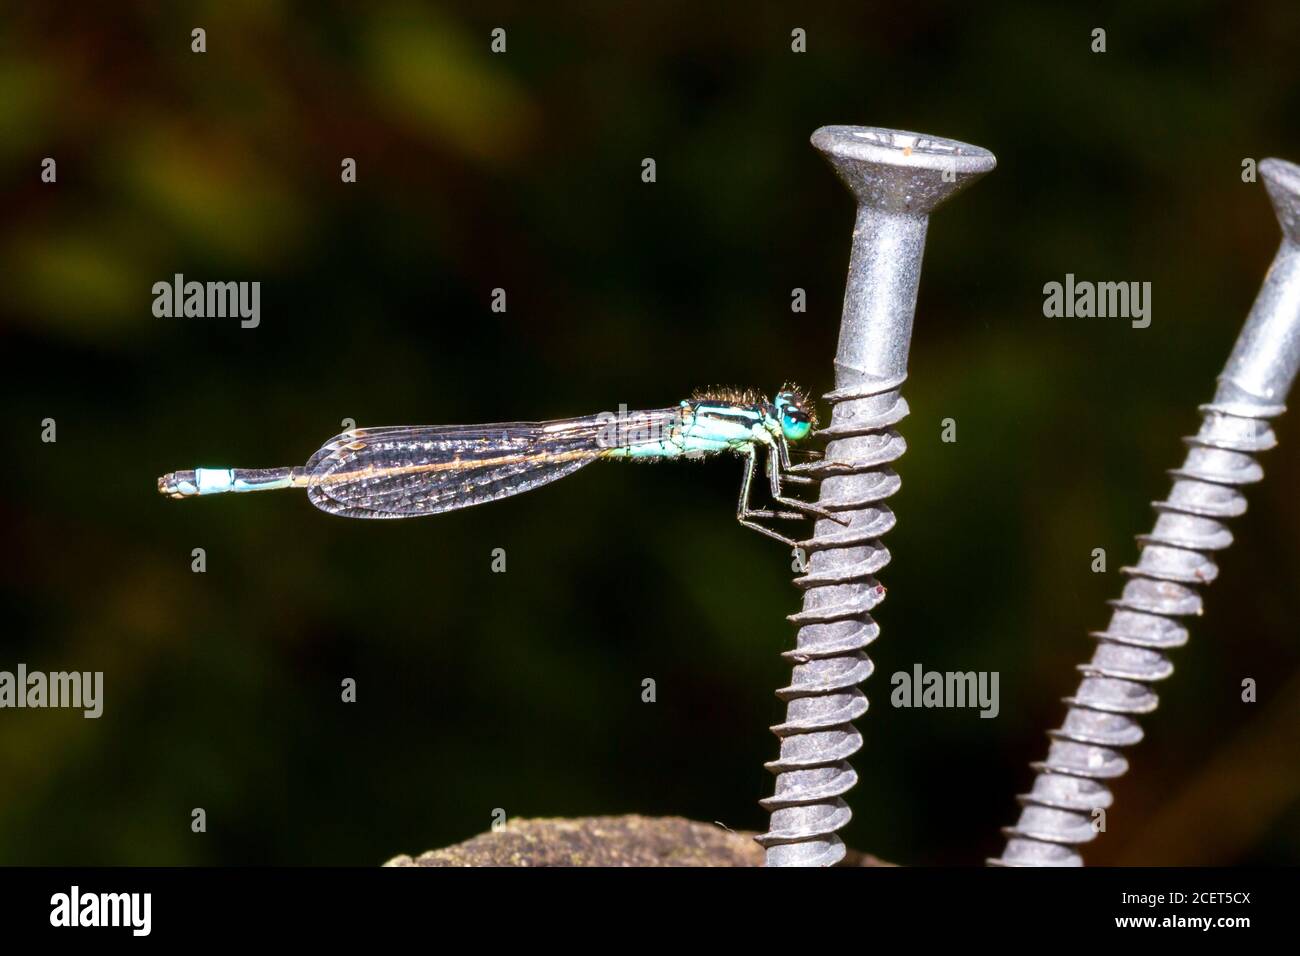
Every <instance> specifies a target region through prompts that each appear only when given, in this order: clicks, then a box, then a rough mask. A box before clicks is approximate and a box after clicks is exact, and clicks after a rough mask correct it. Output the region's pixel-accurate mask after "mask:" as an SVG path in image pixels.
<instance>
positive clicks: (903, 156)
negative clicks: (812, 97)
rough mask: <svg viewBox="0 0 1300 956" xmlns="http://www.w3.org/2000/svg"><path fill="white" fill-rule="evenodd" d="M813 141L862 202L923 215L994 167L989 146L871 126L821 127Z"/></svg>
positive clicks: (862, 203)
mask: <svg viewBox="0 0 1300 956" xmlns="http://www.w3.org/2000/svg"><path fill="white" fill-rule="evenodd" d="M812 144H813V146H814V147H816V148H817V149H818V151H820V152H821V153H822V155H824V156H825V157H826V159H827V161H828V162H829V163H830V164H831V166H832V168H834V170H835V172H836V174H837V175H838V176H839V177H840V179H841V180H843V181H844V185H846V186H848V187H849V190H850V191H851V192H852V193H853V195H854V196H856V197H857V199H858V202H859V203H860V204H861V205H865V206H873V207H876V208H878V209H881V210H886V211H891V212H900V213H910V214H912V215H917V216H927V215H929V214H930V213H931V212H932V211H933V210H934V209H936V208H937V207H938V206H939V205H940V204H942V203H943V202H944V201H946V200H947V199H949V198H950V197H952V196H955V195H956V194H957V193H959V192H961V191H962V190H963V189H965V188H966V187H967V186H969V185H970V184H971V183H973V182H975V181H976V180H977V179H979V178H980V177H981V176H983V175H984V174H985V173H988V172H991V171H992V170H993V168H994V167H995V166H997V164H998V161H997V158H996V157H994V155H993V154H992V153H990V152H989V151H988V150H987V149H982V148H981V147H979V146H971V145H970V144H969V143H962V142H958V141H957V140H955V139H944V138H943V137H941V136H926V135H923V134H921V133H909V132H907V131H906V130H899V129H881V128H878V127H874V126H823V127H822V128H821V129H819V130H817V131H816V132H815V133H813V134H812Z"/></svg>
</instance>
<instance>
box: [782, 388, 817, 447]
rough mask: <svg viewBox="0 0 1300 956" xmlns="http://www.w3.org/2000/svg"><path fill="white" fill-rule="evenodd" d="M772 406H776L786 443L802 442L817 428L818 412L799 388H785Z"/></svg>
mask: <svg viewBox="0 0 1300 956" xmlns="http://www.w3.org/2000/svg"><path fill="white" fill-rule="evenodd" d="M772 404H773V405H775V406H776V414H777V417H778V418H779V419H780V420H781V432H782V433H783V434H784V435H785V439H786V441H801V440H803V439H805V438H807V437H808V435H809V433H811V432H812V430H813V429H814V428H816V427H817V412H816V410H815V409H814V408H813V406H812V402H810V401H808V399H807V398H806V397H805V396H804V394H803V392H801V391H800V390H799V388H798V387H797V386H794V385H786V386H785V387H783V388H782V389H781V391H779V392H777V393H776V400H775V401H774V402H773V403H772Z"/></svg>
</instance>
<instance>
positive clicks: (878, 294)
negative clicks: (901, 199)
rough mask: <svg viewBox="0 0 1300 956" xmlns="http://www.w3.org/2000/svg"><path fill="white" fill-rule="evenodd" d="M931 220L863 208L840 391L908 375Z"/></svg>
mask: <svg viewBox="0 0 1300 956" xmlns="http://www.w3.org/2000/svg"><path fill="white" fill-rule="evenodd" d="M928 222H929V218H928V217H927V216H912V215H904V214H899V213H896V212H890V211H884V210H879V209H874V208H872V207H870V206H859V207H858V216H857V220H856V222H855V223H854V226H853V251H852V253H851V255H850V257H849V279H848V283H847V285H846V286H845V289H844V313H843V318H842V320H841V324H840V341H839V348H838V349H837V350H836V353H835V388H836V389H837V390H854V391H857V390H860V389H861V387H862V386H864V385H867V384H869V383H876V382H883V383H888V382H896V381H901V380H902V379H903V378H904V377H905V376H906V375H907V353H908V349H909V347H910V345H911V341H912V319H913V316H914V315H915V312H916V292H917V287H918V286H919V285H920V283H921V258H922V256H923V254H924V252H925V233H926V226H927V224H928Z"/></svg>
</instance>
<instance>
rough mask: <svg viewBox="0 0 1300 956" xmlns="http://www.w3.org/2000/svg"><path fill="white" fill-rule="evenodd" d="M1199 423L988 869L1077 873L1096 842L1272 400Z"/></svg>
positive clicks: (1276, 410) (1268, 437) (1222, 544)
mask: <svg viewBox="0 0 1300 956" xmlns="http://www.w3.org/2000/svg"><path fill="white" fill-rule="evenodd" d="M1200 411H1201V412H1202V414H1203V418H1202V422H1201V428H1200V431H1199V432H1197V434H1196V435H1195V436H1193V437H1190V438H1185V439H1183V441H1184V442H1185V443H1186V444H1187V445H1188V446H1189V450H1188V453H1187V457H1186V459H1185V460H1184V461H1183V464H1182V467H1181V468H1177V469H1175V470H1173V471H1171V472H1170V473H1169V474H1170V475H1171V476H1172V477H1173V479H1174V482H1173V489H1172V491H1171V492H1170V494H1169V496H1168V498H1166V499H1165V500H1164V501H1159V502H1154V503H1153V507H1154V508H1155V509H1156V512H1157V513H1158V515H1159V516H1158V518H1157V519H1156V524H1155V528H1154V529H1153V530H1152V532H1151V533H1150V534H1146V535H1140V536H1139V537H1138V539H1137V540H1138V544H1139V545H1140V555H1139V558H1138V563H1137V565H1136V566H1134V567H1126V568H1122V569H1121V571H1122V573H1123V574H1124V575H1125V576H1126V577H1127V578H1128V582H1127V583H1126V584H1125V586H1124V591H1123V593H1122V594H1121V596H1120V598H1119V599H1118V600H1115V601H1111V602H1110V605H1111V607H1112V608H1114V611H1113V613H1112V614H1111V619H1110V624H1109V625H1108V626H1107V627H1106V630H1104V631H1096V632H1093V635H1092V636H1093V637H1095V638H1096V639H1097V641H1098V645H1097V650H1096V653H1095V654H1094V655H1093V657H1092V660H1091V661H1090V662H1088V663H1087V664H1083V665H1080V667H1079V670H1080V671H1081V672H1082V673H1083V680H1082V681H1081V682H1080V683H1079V687H1078V689H1077V690H1076V691H1075V692H1074V696H1072V697H1067V698H1065V703H1066V704H1068V705H1069V711H1068V712H1067V713H1066V716H1065V722H1064V723H1063V724H1062V725H1061V726H1060V727H1059V728H1058V729H1056V730H1053V731H1049V732H1048V736H1049V737H1050V738H1051V740H1052V743H1051V745H1050V747H1049V749H1048V753H1047V759H1046V760H1044V761H1041V762H1039V763H1035V764H1033V765H1032V766H1033V769H1034V770H1035V771H1036V772H1037V776H1036V777H1035V779H1034V784H1033V788H1032V789H1031V790H1030V792H1029V793H1027V794H1022V795H1020V796H1019V797H1017V800H1018V802H1019V803H1020V805H1021V808H1022V809H1021V811H1020V819H1019V820H1018V821H1017V822H1016V825H1015V826H1013V827H1006V828H1004V829H1003V831H1002V832H1003V834H1004V835H1005V836H1006V837H1007V845H1006V849H1005V850H1003V853H1002V856H1001V857H1000V858H998V859H992V860H989V861H988V862H989V863H990V864H991V865H994V866H1082V865H1083V857H1082V856H1081V855H1080V853H1079V852H1078V850H1077V849H1076V847H1078V846H1079V845H1080V844H1083V843H1087V842H1089V841H1091V840H1092V839H1094V838H1095V837H1096V835H1097V830H1096V828H1095V827H1094V825H1093V813H1094V812H1095V811H1096V810H1098V809H1103V810H1104V809H1105V808H1108V807H1109V806H1110V805H1111V803H1112V800H1113V796H1112V794H1111V791H1110V789H1109V787H1108V786H1107V783H1108V782H1109V781H1111V780H1114V779H1116V778H1118V777H1121V776H1123V775H1124V773H1125V772H1126V771H1127V770H1128V761H1127V760H1126V759H1125V758H1124V756H1123V755H1122V754H1121V753H1120V749H1119V748H1121V747H1128V746H1132V745H1133V744H1136V743H1137V742H1138V741H1140V740H1141V739H1142V728H1141V727H1140V726H1139V725H1138V722H1137V717H1138V715H1141V714H1147V713H1150V712H1151V711H1153V710H1155V709H1156V707H1157V705H1158V704H1159V698H1158V697H1157V695H1156V693H1155V690H1154V689H1153V685H1155V684H1156V683H1158V682H1159V681H1162V680H1164V679H1165V678H1166V677H1168V676H1169V675H1170V674H1171V673H1172V672H1173V664H1172V663H1171V662H1170V660H1169V658H1168V657H1167V656H1166V655H1165V652H1166V651H1168V650H1172V649H1173V648H1176V647H1181V646H1182V645H1184V644H1185V643H1187V629H1186V628H1185V627H1184V626H1183V625H1182V624H1181V623H1180V619H1182V618H1185V617H1189V616H1196V615H1199V614H1200V613H1201V595H1200V593H1199V591H1197V590H1196V588H1197V587H1198V586H1199V585H1202V584H1209V583H1210V582H1211V581H1213V580H1214V578H1215V577H1216V576H1217V575H1218V568H1217V566H1216V565H1215V563H1214V559H1213V555H1214V552H1216V551H1222V550H1223V549H1224V548H1227V547H1228V546H1229V545H1230V544H1232V533H1231V532H1230V531H1229V530H1228V527H1227V525H1226V521H1227V520H1228V519H1229V518H1233V517H1236V516H1237V515H1240V514H1242V513H1243V512H1245V510H1246V498H1245V496H1244V495H1243V494H1242V492H1241V490H1240V489H1241V487H1242V486H1244V485H1249V484H1253V483H1255V482H1257V481H1259V480H1260V479H1262V478H1263V477H1264V472H1263V469H1262V468H1261V467H1260V465H1259V463H1258V462H1257V461H1256V460H1255V458H1254V457H1253V455H1254V454H1256V453H1258V452H1262V451H1267V450H1269V449H1271V448H1273V447H1274V446H1275V445H1276V443H1277V442H1276V439H1275V437H1274V435H1273V430H1272V429H1271V428H1270V427H1269V425H1268V422H1267V419H1269V418H1272V417H1275V416H1277V415H1280V414H1281V413H1282V412H1283V411H1284V409H1283V408H1282V406H1280V405H1264V404H1254V403H1251V402H1241V401H1236V402H1222V401H1220V402H1216V403H1212V404H1209V405H1202V406H1201V408H1200Z"/></svg>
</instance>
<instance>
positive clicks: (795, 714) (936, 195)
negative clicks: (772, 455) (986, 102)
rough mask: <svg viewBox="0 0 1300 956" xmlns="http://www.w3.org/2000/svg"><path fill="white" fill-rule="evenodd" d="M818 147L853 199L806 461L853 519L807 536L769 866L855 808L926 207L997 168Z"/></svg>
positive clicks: (826, 849) (831, 503)
mask: <svg viewBox="0 0 1300 956" xmlns="http://www.w3.org/2000/svg"><path fill="white" fill-rule="evenodd" d="M812 143H813V146H815V147H816V148H817V149H818V150H820V151H821V152H822V153H823V154H824V155H825V156H826V158H827V160H829V162H830V164H831V166H832V167H833V168H834V169H835V172H836V173H837V174H838V175H839V177H840V179H842V180H843V181H844V184H845V185H846V186H848V188H849V189H850V190H852V192H853V194H854V196H856V197H857V200H858V212H857V221H856V223H855V224H854V227H853V249H852V253H851V255H850V259H849V278H848V285H847V287H846V288H845V291H844V312H843V318H842V320H841V324H840V341H839V348H838V350H837V352H836V356H835V390H834V391H833V392H830V393H829V394H828V395H826V396H825V397H826V399H827V401H829V402H830V403H831V404H832V406H833V411H832V414H831V423H830V425H829V426H828V427H827V428H825V429H823V430H822V432H821V434H823V435H825V436H826V437H827V438H829V439H830V444H829V445H828V446H827V448H826V455H825V458H824V459H823V460H822V461H820V462H817V463H815V464H814V465H812V466H807V467H806V468H804V469H802V470H805V471H806V473H807V474H810V475H812V476H813V477H816V478H820V479H821V487H820V492H819V497H818V503H819V504H820V505H821V506H822V507H824V508H826V509H828V510H831V511H835V512H839V513H841V514H842V516H844V517H847V518H848V519H849V524H848V525H847V526H844V525H841V524H838V523H836V522H834V521H830V520H825V519H823V520H820V521H818V522H817V525H816V527H815V529H814V533H813V538H812V540H810V541H806V542H803V545H802V546H803V548H804V549H805V551H806V553H807V554H808V567H807V570H806V573H804V574H803V575H802V576H801V577H798V578H796V579H795V585H796V586H797V587H799V588H801V589H803V591H804V598H803V610H801V611H800V612H799V613H798V614H793V615H791V616H790V620H791V621H793V622H794V623H795V624H798V625H799V633H798V637H797V639H796V646H795V649H794V650H793V651H789V652H787V653H786V654H785V655H784V656H785V657H786V658H787V659H789V660H790V661H792V662H793V665H794V667H793V670H794V674H793V678H792V680H791V682H790V686H788V687H786V688H784V689H782V690H779V691H777V696H778V697H780V698H781V699H782V700H783V701H786V719H785V721H784V722H783V723H781V724H778V725H777V726H775V727H773V728H772V731H773V732H774V733H775V734H776V735H777V737H779V738H780V741H781V750H780V756H779V758H778V759H777V760H774V761H772V762H771V763H769V764H767V767H768V769H769V770H771V771H772V772H773V773H775V774H776V775H777V776H776V792H775V795H774V796H772V797H769V798H768V799H766V800H764V801H762V806H763V807H764V808H766V809H768V810H770V811H771V823H770V826H769V829H768V832H767V833H764V834H762V835H761V836H759V837H757V840H758V842H759V843H761V844H762V845H763V846H764V847H766V848H767V865H768V866H830V865H832V864H834V863H836V862H838V861H839V860H840V859H842V858H843V856H844V844H843V842H842V841H841V840H840V838H839V836H837V835H836V831H837V830H839V829H840V828H841V827H843V826H844V825H845V824H846V823H848V821H849V818H850V816H851V812H850V810H849V807H848V804H847V803H845V802H844V799H843V797H844V794H845V793H847V792H848V791H849V790H850V789H851V788H852V787H853V785H854V784H855V783H856V782H857V775H856V774H855V773H854V771H853V768H852V767H851V766H849V764H848V762H847V758H848V757H850V756H851V755H853V754H854V753H856V752H857V750H858V749H859V748H860V747H861V746H862V738H861V736H859V734H858V732H857V730H856V729H854V727H853V725H852V723H851V721H853V720H854V719H856V718H858V717H861V716H862V715H863V714H864V713H865V712H866V710H867V698H866V696H865V695H864V694H863V693H862V691H861V690H859V689H858V686H857V685H858V684H859V683H860V682H862V681H863V680H865V679H866V678H867V677H868V676H869V675H870V674H871V670H872V664H871V661H870V659H869V658H868V657H867V655H866V654H865V653H864V651H863V649H864V648H865V647H866V646H867V645H868V644H870V643H871V642H872V641H873V640H875V638H876V636H877V634H878V633H879V628H878V627H877V625H876V623H875V622H874V621H873V620H872V619H871V614H870V612H871V610H872V609H873V608H874V607H875V606H876V605H877V604H879V603H880V601H881V600H882V599H883V598H884V594H885V589H884V588H883V587H881V586H880V584H879V582H878V581H876V579H875V577H874V575H875V573H876V572H877V571H879V570H880V569H881V568H882V567H884V566H885V565H886V564H888V563H889V552H888V551H887V550H886V549H885V547H884V545H883V544H881V542H880V537H881V535H883V534H884V533H885V532H887V531H888V530H889V529H890V528H892V527H893V526H894V513H893V512H892V511H891V510H890V509H889V507H888V505H885V504H883V501H884V499H885V498H888V497H889V496H890V495H892V494H893V493H894V492H896V491H897V490H898V487H899V479H898V475H897V474H896V473H895V472H894V471H893V469H892V468H890V467H889V464H890V463H891V462H893V461H894V460H896V459H897V458H898V457H899V456H901V455H902V454H903V452H904V451H905V450H906V447H907V446H906V445H905V443H904V442H903V439H902V438H901V437H900V436H899V434H898V433H897V432H896V431H894V428H893V426H894V425H895V424H897V423H898V422H899V421H901V420H902V419H903V418H904V416H906V415H907V402H906V401H904V400H903V398H902V395H901V394H900V387H901V386H902V384H903V381H904V379H906V377H907V352H908V347H909V345H910V344H911V338H912V318H913V315H914V313H915V311H916V290H917V286H918V284H919V283H920V278H921V257H922V253H923V252H924V249H925V231H926V226H927V224H928V222H929V216H930V213H931V211H933V210H934V209H935V208H937V207H938V206H939V205H940V204H941V203H943V202H944V201H945V200H946V199H948V198H949V197H951V196H953V195H955V194H956V193H958V192H960V191H961V190H962V189H964V188H965V187H966V186H969V185H970V184H971V183H973V182H975V180H977V179H979V178H980V177H981V176H983V175H984V174H985V173H987V172H989V171H990V170H991V169H993V167H994V166H995V165H996V164H997V160H996V159H995V158H994V156H993V154H992V153H990V152H989V151H988V150H985V149H980V148H979V147H978V146H968V145H967V144H965V143H959V142H956V141H954V140H950V139H940V138H938V137H935V136H922V135H920V134H917V133H906V132H901V131H899V130H890V129H875V128H871V127H861V126H825V127H822V128H821V129H819V130H817V132H815V133H814V134H813V136H812Z"/></svg>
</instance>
